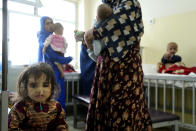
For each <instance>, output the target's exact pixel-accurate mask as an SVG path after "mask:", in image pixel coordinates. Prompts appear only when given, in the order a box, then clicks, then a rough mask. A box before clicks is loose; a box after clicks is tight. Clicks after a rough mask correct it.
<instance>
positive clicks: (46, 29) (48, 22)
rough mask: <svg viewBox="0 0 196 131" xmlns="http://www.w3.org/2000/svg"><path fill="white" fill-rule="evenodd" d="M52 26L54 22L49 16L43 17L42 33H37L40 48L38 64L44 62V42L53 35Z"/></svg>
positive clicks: (41, 21)
mask: <svg viewBox="0 0 196 131" xmlns="http://www.w3.org/2000/svg"><path fill="white" fill-rule="evenodd" d="M52 25H53V20H52V19H51V18H50V17H48V16H43V17H41V19H40V31H39V32H38V33H37V38H38V42H39V48H38V62H43V61H44V59H43V53H42V50H43V47H44V41H45V40H46V38H47V37H48V36H49V35H51V34H52V32H53V30H52Z"/></svg>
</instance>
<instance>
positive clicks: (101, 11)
mask: <svg viewBox="0 0 196 131" xmlns="http://www.w3.org/2000/svg"><path fill="white" fill-rule="evenodd" d="M112 14H113V10H112V8H111V7H109V5H107V4H100V5H99V6H98V8H97V17H98V19H99V20H100V21H104V20H106V19H107V18H108V17H110V16H111V15H112Z"/></svg>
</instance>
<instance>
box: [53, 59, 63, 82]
mask: <svg viewBox="0 0 196 131" xmlns="http://www.w3.org/2000/svg"><path fill="white" fill-rule="evenodd" d="M55 64H56V65H57V68H58V69H59V71H60V73H61V78H63V77H64V70H63V66H62V65H61V64H60V63H57V62H55Z"/></svg>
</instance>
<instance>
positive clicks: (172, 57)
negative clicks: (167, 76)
mask: <svg viewBox="0 0 196 131" xmlns="http://www.w3.org/2000/svg"><path fill="white" fill-rule="evenodd" d="M177 51H178V45H177V44H176V43H175V42H170V43H168V45H167V52H166V53H165V54H164V55H163V57H162V59H161V62H162V64H164V65H165V64H174V63H176V62H181V61H182V58H181V57H180V56H178V55H176V52H177Z"/></svg>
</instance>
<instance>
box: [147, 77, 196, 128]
mask: <svg viewBox="0 0 196 131" xmlns="http://www.w3.org/2000/svg"><path fill="white" fill-rule="evenodd" d="M144 81H145V82H144V85H145V86H147V90H146V91H147V101H148V108H150V97H151V94H150V89H151V88H155V109H156V110H157V109H158V88H163V111H164V112H165V111H166V93H167V92H166V88H172V113H173V114H176V110H175V102H176V100H175V95H176V92H175V89H176V88H178V89H181V90H182V94H181V96H182V107H181V108H182V109H181V111H182V112H181V115H182V117H181V122H179V126H182V127H187V128H190V129H194V130H196V124H195V115H196V114H195V88H196V76H187V75H170V74H168V75H167V74H145V75H144ZM160 81H161V82H160ZM168 81H170V83H169V84H168V83H167V82H168ZM179 81H180V82H181V84H182V86H180V87H179V86H176V84H175V83H176V82H179ZM187 82H189V83H191V86H189V87H187V86H185V84H186V83H187ZM160 85H161V86H160ZM168 85H169V86H168ZM186 89H189V90H192V123H191V124H190V123H186V122H185V97H186V96H185V90H186Z"/></svg>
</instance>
